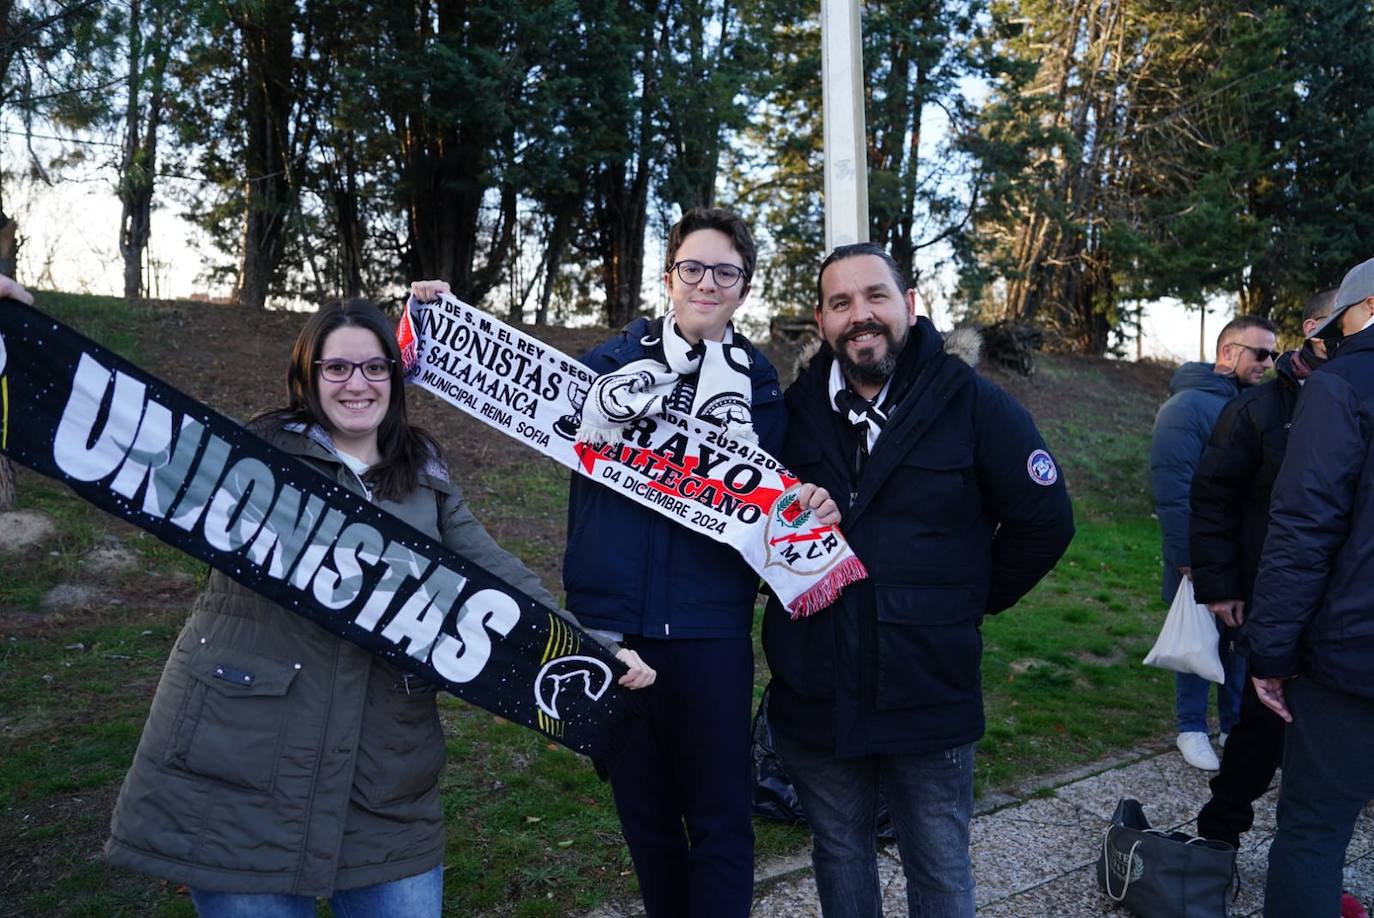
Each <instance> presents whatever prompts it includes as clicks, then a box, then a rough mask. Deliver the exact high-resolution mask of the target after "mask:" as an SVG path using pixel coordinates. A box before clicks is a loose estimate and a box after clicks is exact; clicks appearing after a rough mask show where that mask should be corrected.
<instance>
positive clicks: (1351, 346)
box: [1329, 326, 1374, 360]
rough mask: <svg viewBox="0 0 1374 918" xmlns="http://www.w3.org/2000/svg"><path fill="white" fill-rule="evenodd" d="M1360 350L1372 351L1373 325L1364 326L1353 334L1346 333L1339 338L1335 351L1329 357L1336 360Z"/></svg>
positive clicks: (1373, 340)
mask: <svg viewBox="0 0 1374 918" xmlns="http://www.w3.org/2000/svg"><path fill="white" fill-rule="evenodd" d="M1361 351H1374V326H1370V327H1369V328H1366V329H1365V330H1364V331H1360V332H1356V333H1355V334H1353V335H1346V336H1345V337H1344V338H1342V339H1341V340H1340V344H1339V345H1338V346H1337V347H1336V353H1335V354H1333V355H1332V356H1331V357H1330V358H1329V359H1330V360H1337V359H1340V358H1342V357H1346V356H1349V355H1350V354H1357V353H1360V352H1361Z"/></svg>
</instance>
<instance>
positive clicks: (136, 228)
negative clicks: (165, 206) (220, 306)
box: [119, 0, 170, 299]
mask: <svg viewBox="0 0 1374 918" xmlns="http://www.w3.org/2000/svg"><path fill="white" fill-rule="evenodd" d="M141 14H142V3H141V2H140V0H132V2H131V3H130V6H129V100H128V107H127V109H126V111H125V116H124V131H125V134H124V155H123V158H122V161H121V163H120V170H119V174H120V180H119V199H120V206H121V212H120V223H119V225H120V232H119V252H120V255H121V256H122V257H123V259H124V296H125V298H126V299H136V298H138V297H140V296H143V295H144V294H145V293H146V287H145V285H144V283H143V255H144V252H145V251H147V248H148V238H149V236H150V234H151V231H152V209H153V189H154V183H155V178H156V174H157V135H158V129H159V128H160V127H161V125H162V100H163V86H164V81H163V77H164V74H165V73H166V70H167V61H168V58H169V57H170V48H169V47H168V43H167V36H166V18H167V12H166V10H165V8H163V7H162V6H161V4H158V3H154V5H153V8H152V36H151V41H150V43H149V46H148V49H147V54H146V58H145V54H144V51H143V22H142V19H141ZM145 59H146V61H147V66H146V68H145V66H144V61H145ZM145 82H146V83H147V86H148V108H147V113H146V123H144V119H145V113H144V111H143V109H142V102H141V94H142V90H143V86H144V83H145Z"/></svg>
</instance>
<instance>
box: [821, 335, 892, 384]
mask: <svg viewBox="0 0 1374 918" xmlns="http://www.w3.org/2000/svg"><path fill="white" fill-rule="evenodd" d="M870 331H872V332H877V333H878V334H880V335H882V337H883V339H884V340H885V341H887V353H885V354H884V355H883V357H882V359H880V360H878V361H877V362H876V363H856V362H854V361H853V360H851V359H850V357H849V353H848V352H847V351H846V350H845V345H846V344H848V343H849V342H850V340H851V339H853V338H854V337H855V336H857V335H862V334H864V333H865V332H870ZM909 336H910V330H908V333H907V334H906V335H903V336H902V340H901V341H898V340H897V339H896V338H894V337H893V336H892V330H891V329H890V328H887V327H886V326H884V325H879V324H877V323H876V322H872V323H869V324H867V325H862V326H859V327H857V328H852V329H850V330H849V331H848V332H846V333H845V334H844V336H843V337H842V338H840V340H839V341H838V342H836V345H837V346H836V347H835V359H836V360H838V361H839V363H840V371H841V372H843V373H844V377H845V379H848V380H850V381H851V382H857V383H863V384H864V385H869V386H880V385H882V384H883V383H885V382H887V381H888V380H889V379H891V378H892V374H893V373H895V372H896V371H897V358H898V357H900V356H901V355H902V348H904V347H906V341H907V338H908V337H909Z"/></svg>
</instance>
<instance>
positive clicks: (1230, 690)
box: [1174, 625, 1246, 733]
mask: <svg viewBox="0 0 1374 918" xmlns="http://www.w3.org/2000/svg"><path fill="white" fill-rule="evenodd" d="M1218 627H1220V625H1218ZM1230 646H1231V642H1230V641H1229V640H1227V641H1223V642H1222V644H1221V646H1220V652H1221V671H1222V673H1223V675H1225V676H1226V682H1225V683H1223V684H1222V685H1218V686H1217V720H1219V721H1220V722H1221V724H1220V726H1221V732H1222V733H1230V732H1231V730H1232V729H1234V728H1235V726H1236V724H1237V723H1239V722H1240V699H1241V695H1242V693H1243V690H1244V688H1245V679H1246V676H1245V657H1243V656H1241V655H1240V654H1238V653H1236V652H1235V651H1234V650H1231V649H1230ZM1213 684H1214V683H1211V682H1208V681H1207V680H1206V679H1204V678H1202V677H1201V676H1195V675H1193V674H1192V673H1175V674H1174V704H1175V710H1176V711H1177V712H1178V732H1179V733H1209V732H1211V731H1209V730H1208V729H1207V698H1208V696H1209V695H1210V694H1211V689H1212V685H1213Z"/></svg>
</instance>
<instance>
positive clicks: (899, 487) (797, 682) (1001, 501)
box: [763, 318, 1073, 757]
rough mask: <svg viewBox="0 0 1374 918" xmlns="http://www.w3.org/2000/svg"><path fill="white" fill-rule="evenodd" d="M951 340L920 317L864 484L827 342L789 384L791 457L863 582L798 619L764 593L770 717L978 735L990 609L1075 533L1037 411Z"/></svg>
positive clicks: (788, 729) (917, 748)
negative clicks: (834, 515) (830, 503)
mask: <svg viewBox="0 0 1374 918" xmlns="http://www.w3.org/2000/svg"><path fill="white" fill-rule="evenodd" d="M941 345H942V342H941V338H940V335H939V333H938V332H937V331H936V330H935V327H934V326H933V325H931V324H930V322H929V321H928V320H926V319H924V318H922V319H918V320H917V324H915V325H913V326H912V329H911V337H910V339H909V340H908V343H907V346H906V349H905V350H904V351H903V354H902V362H903V363H905V362H907V361H915V362H916V364H915V366H912V367H907V368H905V369H906V370H907V371H909V372H910V373H911V374H912V376H913V377H914V382H913V383H912V384H911V387H910V389H909V390H908V392H907V394H906V396H905V397H904V398H903V399H902V401H901V402H900V404H899V405H898V406H897V407H896V408H895V409H893V411H892V412H891V414H890V419H889V421H888V423H887V426H886V428H885V429H884V431H883V434H882V436H881V437H880V438H879V439H878V441H877V443H876V444H875V447H874V449H873V452H872V455H871V457H870V458H869V459H868V461H867V463H866V465H865V466H864V470H863V473H862V475H861V476H859V477H858V479H857V480H855V476H854V473H853V464H852V462H851V457H852V455H853V452H852V448H851V444H852V443H853V440H852V439H851V436H850V431H849V429H848V428H847V425H846V424H845V423H844V422H842V421H841V420H840V417H839V415H838V414H836V412H835V411H834V410H833V409H832V408H831V407H830V404H829V396H828V378H829V373H830V364H831V362H832V360H833V357H832V355H831V352H830V351H829V350H828V349H823V350H822V352H821V353H820V354H819V355H818V356H817V357H816V359H814V360H813V361H812V362H811V364H810V366H809V367H808V368H807V369H806V370H804V371H803V373H802V375H801V376H800V378H798V380H797V381H796V383H794V384H793V385H792V386H791V387H790V388H789V389H788V391H787V394H786V396H785V401H786V403H787V413H788V434H787V439H786V442H785V445H784V447H783V453H782V459H783V461H784V462H786V463H787V465H788V467H789V468H790V469H791V471H792V472H793V473H795V474H796V475H797V476H798V477H800V478H801V479H802V480H803V481H808V482H815V483H816V484H818V485H821V486H823V487H825V488H826V489H828V490H829V491H830V494H831V495H832V496H833V497H834V498H835V500H836V501H837V503H838V504H839V505H840V509H841V511H842V513H843V514H844V518H843V520H842V521H841V523H840V526H841V528H842V529H843V530H844V533H845V536H846V537H847V538H848V539H849V542H850V544H851V545H852V546H853V548H854V551H855V553H856V554H857V555H858V556H859V558H860V559H861V560H862V561H863V563H864V565H865V566H866V567H867V569H868V578H867V579H866V580H863V581H861V582H859V583H857V584H854V585H852V586H850V587H847V588H846V589H845V592H844V595H843V596H842V597H841V598H840V599H839V600H838V601H837V602H836V603H834V604H833V605H831V606H830V607H829V608H826V609H823V610H822V611H820V612H818V613H816V614H815V615H813V616H811V617H810V618H806V619H802V620H800V621H795V622H794V621H792V620H790V619H789V617H788V615H787V612H786V611H785V610H784V608H783V607H782V604H781V603H780V602H778V600H777V599H776V598H773V599H772V600H771V601H770V602H769V604H768V609H767V611H766V612H765V615H764V624H763V646H764V650H765V652H766V653H767V655H768V665H769V667H770V668H771V670H772V673H773V683H772V695H771V700H770V702H769V704H770V708H769V713H770V717H771V719H772V721H773V727H774V729H776V730H778V731H780V732H782V733H784V734H785V735H787V736H789V737H791V738H792V739H794V740H795V741H797V742H802V743H806V744H808V745H812V746H817V747H821V746H828V747H832V748H833V749H834V750H835V752H836V754H837V755H839V756H842V757H843V756H857V755H866V754H871V753H918V752H929V751H935V750H940V749H948V748H951V747H954V746H960V745H963V744H965V743H969V742H973V741H974V740H976V739H978V738H979V737H980V736H982V734H983V696H982V689H981V684H980V674H979V663H980V660H981V657H982V635H981V632H980V631H979V626H980V624H981V623H982V620H983V616H984V615H987V614H992V613H996V612H1000V611H1002V610H1003V609H1006V608H1008V607H1009V606H1011V605H1013V604H1014V603H1015V602H1016V601H1017V600H1018V599H1020V598H1021V597H1022V596H1023V595H1025V593H1026V592H1027V591H1028V590H1030V589H1031V587H1033V586H1034V585H1035V584H1036V583H1037V582H1038V581H1039V580H1040V578H1041V577H1043V576H1044V575H1045V574H1046V573H1047V572H1048V571H1049V570H1050V569H1051V568H1052V567H1053V566H1054V564H1055V562H1056V561H1058V559H1059V557H1060V555H1062V554H1063V553H1064V550H1065V549H1066V548H1067V547H1068V544H1069V541H1070V539H1071V538H1072V537H1073V513H1072V510H1071V509H1070V506H1069V498H1068V493H1067V491H1066V490H1065V487H1064V481H1063V477H1062V475H1060V474H1059V471H1058V469H1056V468H1055V466H1054V463H1053V460H1052V459H1051V458H1050V456H1049V453H1048V452H1047V451H1046V450H1045V444H1044V442H1043V441H1042V440H1041V438H1040V435H1039V433H1038V432H1037V431H1036V429H1035V425H1034V423H1033V422H1032V420H1031V418H1030V415H1029V414H1027V413H1026V411H1025V409H1023V408H1022V407H1021V406H1020V405H1018V404H1016V402H1015V401H1013V400H1012V399H1011V398H1010V397H1009V396H1008V395H1007V394H1006V393H1005V392H1003V391H1002V390H1001V389H999V388H998V387H997V386H995V385H993V384H992V383H990V382H988V381H986V380H984V379H983V378H981V377H980V376H978V374H977V373H975V372H974V371H973V370H972V369H970V368H969V367H968V366H967V365H966V364H964V363H962V362H961V361H959V360H958V359H956V358H954V357H952V356H950V355H948V354H946V353H945V352H944V351H943V350H942V348H941ZM898 372H899V373H902V372H904V369H903V368H901V367H899V370H898Z"/></svg>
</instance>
